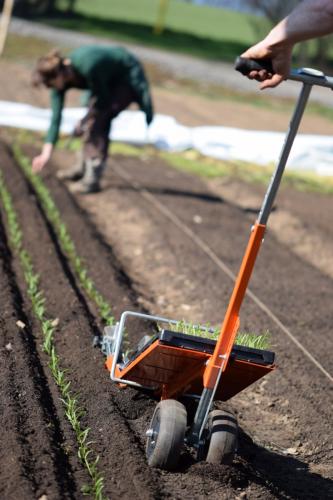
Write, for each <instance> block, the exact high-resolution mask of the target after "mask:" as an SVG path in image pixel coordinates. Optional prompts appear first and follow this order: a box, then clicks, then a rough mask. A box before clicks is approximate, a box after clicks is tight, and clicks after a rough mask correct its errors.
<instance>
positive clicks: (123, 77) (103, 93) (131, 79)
mask: <svg viewBox="0 0 333 500" xmlns="http://www.w3.org/2000/svg"><path fill="white" fill-rule="evenodd" d="M68 58H69V59H70V61H71V63H72V66H73V67H74V69H75V71H76V72H77V73H78V74H79V75H81V76H82V77H83V80H84V82H85V83H86V85H85V87H84V88H85V89H86V90H88V91H89V94H90V96H92V97H95V98H96V103H95V106H96V107H97V109H101V110H103V109H104V108H105V106H106V105H107V104H108V103H109V102H110V96H111V95H112V87H114V86H118V85H121V84H122V83H126V84H129V85H130V87H131V88H132V89H133V91H134V93H135V95H136V99H137V103H138V104H139V106H140V109H141V110H142V111H143V112H144V113H145V114H146V120H147V123H148V124H149V123H150V122H151V121H152V119H153V106H152V101H151V96H150V92H149V85H148V82H147V79H146V77H145V74H144V71H143V68H142V66H141V64H140V62H139V61H138V60H137V59H136V57H135V56H134V55H132V54H131V53H130V52H128V51H127V50H126V49H124V48H122V47H115V48H113V47H102V46H99V45H90V46H85V47H80V48H78V49H76V50H74V51H73V52H71V53H70V54H69V55H68ZM67 90H68V89H66V90H64V91H59V90H56V89H52V90H51V92H50V98H51V109H52V118H51V124H50V127H49V130H48V133H47V136H46V139H45V142H49V143H52V144H55V143H56V142H57V140H58V136H59V128H60V124H61V115H62V109H63V106H64V101H65V94H66V91H67Z"/></svg>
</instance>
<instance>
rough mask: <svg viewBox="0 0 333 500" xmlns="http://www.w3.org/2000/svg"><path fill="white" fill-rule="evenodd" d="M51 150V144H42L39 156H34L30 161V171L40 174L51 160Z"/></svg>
mask: <svg viewBox="0 0 333 500" xmlns="http://www.w3.org/2000/svg"><path fill="white" fill-rule="evenodd" d="M52 150H53V145H52V144H44V146H43V149H42V152H41V154H40V155H38V156H35V158H34V159H33V160H32V171H33V172H34V173H37V172H40V171H41V170H42V169H43V168H44V167H45V165H46V164H47V162H48V161H49V159H50V158H51V154H52Z"/></svg>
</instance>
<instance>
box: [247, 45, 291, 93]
mask: <svg viewBox="0 0 333 500" xmlns="http://www.w3.org/2000/svg"><path fill="white" fill-rule="evenodd" d="M291 53H292V45H284V46H280V47H273V48H272V47H271V46H270V44H269V43H268V41H267V40H266V39H265V40H263V41H261V42H259V43H257V44H256V45H254V46H253V47H250V48H249V49H248V50H247V51H246V52H244V53H243V54H242V55H241V57H246V58H249V59H263V60H265V59H266V60H267V59H269V60H270V61H271V64H272V68H273V72H270V71H268V70H266V69H261V70H259V71H257V70H252V71H250V73H249V74H248V75H247V76H248V78H250V79H254V80H257V81H259V82H261V85H260V89H261V90H263V89H266V88H273V87H276V86H277V85H279V84H280V83H281V82H282V81H283V80H285V79H286V77H287V76H288V74H289V72H290V64H291Z"/></svg>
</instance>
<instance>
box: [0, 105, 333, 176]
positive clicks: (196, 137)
mask: <svg viewBox="0 0 333 500" xmlns="http://www.w3.org/2000/svg"><path fill="white" fill-rule="evenodd" d="M85 112H86V110H85V108H65V109H64V111H63V116H62V123H61V132H62V133H63V134H71V132H72V131H73V129H74V127H75V125H76V123H77V121H78V120H80V118H82V117H83V116H84V114H85ZM50 116H51V111H50V110H49V109H42V108H37V107H34V106H30V105H27V104H20V103H13V102H7V101H0V124H1V125H4V126H9V127H17V128H24V129H28V130H35V131H40V132H43V131H46V130H47V128H48V126H49V121H50ZM110 135H111V138H112V140H113V141H120V142H126V143H130V144H135V145H144V144H151V145H153V146H155V147H156V148H158V149H163V150H166V151H174V152H179V151H184V150H186V149H195V150H197V151H199V152H200V153H202V154H204V155H206V156H210V157H214V158H219V159H223V160H243V161H247V162H251V163H256V164H259V165H268V164H271V163H276V162H277V160H278V158H279V155H280V151H281V148H282V145H283V141H284V138H285V134H284V133H280V132H267V131H258V130H242V129H237V128H231V127H222V126H221V127H219V126H214V127H212V126H202V127H185V126H183V125H181V124H179V123H178V122H177V121H176V120H175V119H174V118H173V117H171V116H167V115H161V114H157V115H155V117H154V120H153V122H152V123H151V125H150V126H149V127H147V125H146V122H145V116H144V114H143V113H142V112H141V111H123V112H122V113H121V114H120V115H119V116H118V117H117V118H116V119H115V120H114V121H113V124H112V130H111V134H110ZM288 168H289V169H294V170H302V171H304V170H307V171H311V172H315V173H317V174H319V175H326V176H333V138H332V137H331V136H325V135H309V134H299V135H298V136H297V137H296V139H295V143H294V145H293V148H292V151H291V154H290V157H289V161H288Z"/></svg>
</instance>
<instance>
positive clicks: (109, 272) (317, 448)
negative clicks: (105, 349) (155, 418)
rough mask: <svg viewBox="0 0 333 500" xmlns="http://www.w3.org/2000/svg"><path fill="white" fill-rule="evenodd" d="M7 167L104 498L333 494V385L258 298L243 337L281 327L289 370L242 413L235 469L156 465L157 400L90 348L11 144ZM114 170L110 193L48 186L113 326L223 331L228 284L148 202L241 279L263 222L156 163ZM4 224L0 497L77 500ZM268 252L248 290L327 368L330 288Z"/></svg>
mask: <svg viewBox="0 0 333 500" xmlns="http://www.w3.org/2000/svg"><path fill="white" fill-rule="evenodd" d="M0 156H1V169H2V171H3V173H4V177H5V181H6V183H7V185H8V188H9V190H10V192H11V194H12V196H13V198H14V203H15V207H16V210H17V211H18V214H19V218H20V221H21V224H22V225H23V228H24V243H25V246H26V248H27V249H28V251H29V252H30V254H31V256H32V259H33V262H34V266H35V268H36V270H38V272H39V273H40V279H41V286H42V289H43V290H44V293H45V296H46V300H47V302H46V303H47V310H48V312H49V314H50V315H51V316H52V317H57V318H59V326H58V328H57V332H56V337H55V343H56V348H57V350H58V353H59V355H60V359H61V363H62V367H63V368H67V369H68V370H69V372H68V373H69V377H70V379H71V381H72V387H73V390H74V391H75V392H77V393H78V394H79V399H80V403H81V405H82V406H83V407H84V408H85V409H86V415H85V416H84V424H85V425H86V426H88V427H90V428H91V431H90V438H91V440H92V441H93V443H94V444H93V446H94V449H95V450H96V452H97V453H98V455H99V456H100V462H99V464H100V465H99V466H100V469H101V470H102V471H103V475H104V479H105V494H106V495H107V496H109V497H111V498H133V497H135V496H137V497H138V498H179V499H183V498H191V499H192V498H196V499H200V498H205V497H206V496H207V497H208V496H209V497H210V498H212V499H221V498H236V497H239V498H265V499H266V498H302V499H303V498H318V492H320V498H329V497H331V496H332V494H333V490H332V482H331V481H330V479H331V478H332V475H333V474H332V449H331V443H332V437H333V436H332V426H331V408H332V400H333V394H332V384H331V382H330V381H329V380H328V378H327V377H326V376H325V374H324V373H323V372H322V371H320V370H319V369H318V368H317V367H316V366H315V365H314V364H313V363H312V362H311V360H310V359H309V358H308V357H306V356H305V355H304V353H303V352H302V351H300V350H299V349H298V348H297V347H296V346H295V344H294V343H293V342H292V341H291V340H290V338H289V337H286V336H285V334H284V333H283V332H282V331H281V329H280V328H279V327H278V325H277V324H276V322H274V320H273V319H272V317H268V316H267V313H265V311H263V310H262V309H261V308H260V307H258V305H257V304H256V303H255V302H253V301H252V300H251V299H250V298H247V299H246V300H245V303H244V308H243V310H242V318H241V319H242V328H243V330H249V329H254V330H255V331H262V330H263V329H265V328H268V329H269V330H270V332H271V334H272V341H273V345H274V350H275V351H276V352H277V356H278V364H279V369H278V370H277V371H276V372H274V373H273V374H271V375H270V376H269V377H267V379H264V380H263V381H262V382H260V383H258V384H256V385H255V386H254V387H253V388H249V389H248V390H246V391H244V392H243V393H242V394H240V395H239V396H237V397H236V398H234V399H233V400H232V402H231V404H232V407H233V408H234V410H235V411H236V412H237V413H238V418H239V423H240V426H241V436H240V447H239V453H238V455H237V458H236V461H235V464H234V465H233V466H232V467H226V466H211V465H209V464H206V463H195V462H194V461H193V458H192V457H191V455H189V454H187V453H185V455H184V456H183V460H182V462H181V467H180V470H179V471H178V472H175V473H167V472H163V471H158V470H152V469H149V468H148V467H147V465H146V461H145V456H144V429H145V428H146V426H147V422H148V421H149V418H150V416H151V414H152V411H153V407H154V404H153V403H152V402H151V401H150V400H149V399H148V398H146V397H144V396H140V395H138V394H137V393H136V392H135V391H132V390H129V389H127V390H126V391H121V390H119V389H118V388H117V387H115V386H114V385H112V384H111V382H110V380H109V377H108V373H107V372H106V371H105V370H104V369H103V361H104V360H103V356H102V354H101V353H100V351H99V350H97V349H96V348H93V347H92V339H93V336H94V334H95V333H96V332H97V331H98V330H100V328H101V324H100V321H99V318H98V315H97V313H96V309H95V307H94V306H93V304H91V303H90V301H89V300H88V299H87V298H86V297H85V294H84V293H83V292H82V290H81V289H80V286H79V284H78V282H77V280H76V278H75V276H74V275H73V274H72V272H71V270H70V267H69V265H68V262H67V260H66V258H65V257H64V255H63V254H62V252H61V249H60V247H59V244H58V242H57V238H56V236H55V234H54V232H53V230H52V228H51V227H50V225H49V224H48V222H47V220H46V217H45V215H44V213H43V210H42V208H41V207H40V205H39V204H38V202H37V199H36V196H35V194H34V192H33V189H32V188H31V186H29V184H28V183H27V182H26V181H25V180H24V178H23V176H22V174H21V171H20V169H19V168H18V166H17V165H16V163H15V161H14V160H13V158H12V157H11V155H10V150H9V149H8V148H7V147H6V146H2V147H1V151H0ZM67 156H68V155H66V158H67ZM63 159H64V158H62V160H63ZM67 161H68V158H67ZM114 161H115V163H116V166H115V168H114V169H109V170H108V171H107V174H106V178H105V184H104V188H105V189H104V191H102V192H101V193H99V194H98V195H92V196H89V197H84V198H79V197H77V198H75V197H74V196H73V195H72V194H71V193H70V191H68V190H67V189H66V186H65V185H63V184H62V183H60V182H59V181H58V180H57V179H56V178H55V176H54V171H53V172H52V168H50V169H49V170H48V171H47V172H46V173H45V174H44V178H45V181H46V183H47V185H48V186H49V188H50V189H51V192H52V196H53V197H54V199H55V201H56V204H57V206H58V207H59V208H60V209H61V212H62V216H63V219H64V221H65V222H66V225H67V227H68V229H69V232H70V234H71V236H72V238H73V240H74V242H75V245H76V248H77V250H78V253H79V254H80V255H81V256H82V257H83V258H84V260H85V262H86V264H87V267H88V269H89V274H90V276H91V277H92V279H93V280H94V282H95V284H96V286H97V288H98V290H100V291H101V293H102V294H103V295H104V296H105V297H106V298H107V300H108V301H109V303H110V304H112V307H113V311H114V315H115V316H116V317H117V318H118V317H119V315H120V313H121V312H122V311H123V310H125V309H134V310H141V311H142V310H147V311H149V312H151V313H163V314H165V315H168V316H170V317H173V318H176V319H177V318H178V319H182V318H185V319H187V320H191V321H193V322H196V321H203V322H207V321H210V322H211V323H218V322H220V321H221V319H222V317H223V313H224V308H225V305H226V303H227V301H228V298H229V295H230V292H231V287H232V282H231V280H230V278H229V277H227V276H226V275H223V273H222V272H221V270H219V269H217V267H216V263H215V264H214V262H213V261H212V260H211V259H210V258H209V257H208V256H207V254H205V253H203V251H202V249H200V247H198V246H197V245H196V244H195V242H194V240H193V239H190V238H189V236H188V234H185V233H184V231H182V230H181V229H180V228H179V227H176V226H175V224H174V222H172V221H171V220H170V218H167V217H165V214H164V215H163V213H161V212H160V209H159V207H160V205H158V204H152V202H151V198H149V196H148V197H147V196H143V194H144V193H148V194H149V195H150V196H151V195H153V196H154V199H155V200H157V201H158V202H159V203H160V204H161V205H162V207H166V208H167V209H168V210H171V211H172V213H173V214H175V216H177V217H179V219H180V220H181V221H182V222H183V223H184V224H186V225H187V227H189V228H190V229H191V230H192V231H193V232H194V233H195V235H196V236H197V237H199V238H201V239H202V240H203V241H205V242H206V243H207V244H208V245H209V246H210V248H212V249H213V250H214V252H215V253H216V255H217V256H218V257H219V258H220V259H223V261H224V262H225V263H227V265H228V266H229V267H230V268H231V269H232V271H233V272H237V269H238V266H239V262H240V260H241V257H242V253H243V251H244V247H245V244H246V241H247V238H248V234H249V228H250V225H251V217H252V216H249V215H248V213H246V212H245V211H244V210H240V209H239V208H238V207H237V206H235V204H231V203H229V202H226V201H225V200H224V199H223V198H221V197H220V196H218V195H217V194H216V193H213V192H212V191H210V190H209V189H208V188H207V186H206V185H205V184H203V183H202V182H201V181H200V180H198V179H197V178H194V177H192V176H190V175H185V174H183V173H179V172H176V171H174V170H172V169H170V168H168V167H167V166H166V165H164V164H162V163H161V162H160V163H159V160H157V159H151V158H143V159H139V158H124V157H117V158H115V159H114ZM64 163H65V161H62V165H63V164H64ZM124 175H126V177H125V178H124ZM128 176H130V177H128ZM131 179H134V181H133V180H131ZM133 182H134V186H133ZM135 183H140V185H141V186H142V187H143V188H145V189H146V191H144V192H143V191H142V188H141V190H140V188H139V187H138V185H137V184H135ZM1 213H2V211H1ZM4 221H5V217H4V216H3V215H2V226H1V227H2V233H3V236H2V238H1V242H2V245H1V261H2V268H1V269H2V271H1V272H2V276H1V279H2V281H1V282H2V283H4V286H3V287H2V289H1V294H2V297H1V298H2V304H5V307H4V314H3V315H2V321H1V332H2V335H3V342H2V349H1V381H2V382H1V385H2V391H3V392H4V401H5V404H4V406H3V408H2V413H1V417H2V418H3V426H4V428H6V429H8V432H7V433H5V434H3V435H2V440H3V445H2V446H1V454H0V464H1V485H2V486H1V488H7V489H3V493H2V496H5V498H14V497H15V498H35V497H36V498H39V497H40V496H41V495H42V494H46V495H47V496H48V497H49V498H80V497H81V496H82V494H81V493H80V488H81V487H82V485H83V484H84V483H86V482H87V477H86V473H85V471H84V470H83V468H82V467H81V466H80V464H79V462H78V461H77V459H76V452H77V450H76V449H75V442H74V439H73V435H72V431H71V429H70V427H69V424H68V423H67V421H66V420H65V417H64V412H63V409H62V406H61V404H60V402H59V394H58V392H57V389H56V387H55V385H54V383H53V382H52V380H51V379H50V376H49V373H48V367H47V359H45V357H44V355H43V353H42V352H41V349H40V344H41V342H42V339H41V334H40V329H39V328H38V325H36V324H35V322H34V320H33V318H32V315H31V311H30V307H29V303H28V301H27V300H26V298H25V296H26V295H25V286H24V284H23V280H22V276H21V275H20V272H19V269H18V266H17V262H16V258H15V257H13V256H12V255H11V254H10V251H9V249H8V243H7V240H6V236H5V234H6V223H4ZM217 228H218V229H217ZM266 240H267V241H265V245H264V246H263V250H262V253H261V255H260V256H259V259H258V265H257V267H256V270H255V273H254V276H253V279H252V281H251V289H252V291H253V292H254V293H255V294H256V295H257V296H258V297H259V298H260V299H261V300H262V301H263V302H265V303H266V304H268V306H269V309H270V310H271V311H272V312H273V313H274V314H275V315H276V316H277V317H278V318H279V319H280V321H282V323H283V324H284V325H285V326H286V327H287V328H288V329H289V330H290V331H292V333H293V335H294V336H295V337H296V338H297V339H298V341H299V342H301V344H302V345H304V347H305V348H306V349H308V350H309V351H310V352H311V353H312V354H313V356H315V358H316V359H317V360H318V361H320V363H321V365H322V366H323V367H324V369H325V370H327V371H330V370H331V369H332V367H331V363H332V360H331V356H330V353H329V347H330V345H331V344H330V342H331V341H330V338H329V332H330V326H331V309H330V308H331V297H332V281H331V278H330V277H329V276H327V275H326V274H324V273H323V272H320V270H318V269H317V268H315V267H314V266H312V265H310V264H309V263H308V262H306V261H304V260H303V259H301V258H300V257H299V256H297V255H295V254H294V253H293V252H291V251H290V250H289V249H288V247H286V245H284V244H281V243H280V242H279V241H277V240H276V239H275V238H274V236H273V235H272V234H268V236H267V238H266ZM309 284H310V285H311V286H309ZM17 319H21V320H22V321H23V322H24V323H25V324H26V325H27V326H26V327H25V328H24V329H23V330H19V329H18V328H17V326H16V324H15V322H16V320H17ZM314 332H315V337H314ZM140 336H141V334H140V332H138V333H137V338H135V335H133V338H132V340H133V342H134V341H137V340H138V339H139V337H140ZM9 344H11V345H10V346H9ZM6 346H7V347H6ZM27 352H29V355H28V354H27ZM13 358H14V359H13ZM27 366H28V368H29V369H28V368H27ZM21 389H22V390H21ZM21 393H22V394H23V396H19V394H21ZM22 398H23V399H22ZM7 401H8V404H7ZM32 415H33V418H31V416H32ZM28 417H29V418H28ZM50 422H51V425H50ZM47 424H49V425H47ZM7 449H8V450H10V458H11V462H10V463H11V464H12V466H11V467H9V461H8V455H9V453H8V452H7V453H6V452H5V451H4V450H7Z"/></svg>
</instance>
